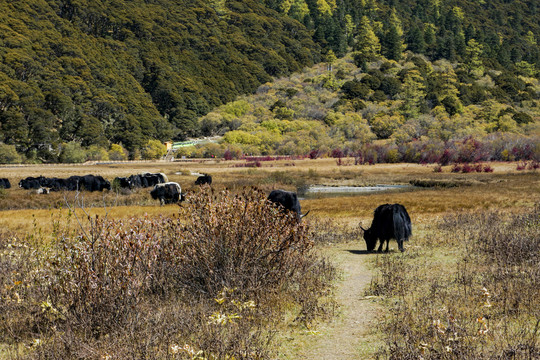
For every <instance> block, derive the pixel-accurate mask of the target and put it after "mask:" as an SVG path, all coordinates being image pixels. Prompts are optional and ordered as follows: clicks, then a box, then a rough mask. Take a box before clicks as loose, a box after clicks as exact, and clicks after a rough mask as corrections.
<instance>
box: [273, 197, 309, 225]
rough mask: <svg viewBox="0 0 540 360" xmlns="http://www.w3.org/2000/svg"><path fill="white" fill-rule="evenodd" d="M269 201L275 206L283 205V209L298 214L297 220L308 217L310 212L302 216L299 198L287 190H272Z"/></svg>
mask: <svg viewBox="0 0 540 360" xmlns="http://www.w3.org/2000/svg"><path fill="white" fill-rule="evenodd" d="M268 200H269V201H271V202H272V203H274V204H277V205H281V207H282V208H283V209H284V210H286V211H292V212H294V213H296V218H297V219H298V220H300V219H301V218H303V217H304V216H306V215H307V214H308V213H309V211H308V212H307V213H305V214H302V211H301V209H300V201H298V196H297V195H296V193H294V192H292V191H285V190H272V192H271V193H270V195H268Z"/></svg>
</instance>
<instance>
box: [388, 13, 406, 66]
mask: <svg viewBox="0 0 540 360" xmlns="http://www.w3.org/2000/svg"><path fill="white" fill-rule="evenodd" d="M403 50H405V44H404V43H403V28H402V27H401V21H400V20H399V18H398V16H397V14H396V10H395V9H392V12H391V14H390V18H389V21H388V22H386V24H385V33H384V41H383V53H384V55H385V56H386V57H387V58H388V59H391V60H400V59H401V56H402V53H403Z"/></svg>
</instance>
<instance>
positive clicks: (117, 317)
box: [0, 188, 336, 359]
mask: <svg viewBox="0 0 540 360" xmlns="http://www.w3.org/2000/svg"><path fill="white" fill-rule="evenodd" d="M78 220H79V221H80V222H81V225H82V226H81V229H80V231H78V232H77V233H74V232H72V231H71V232H70V231H65V229H69V228H71V227H69V226H65V227H64V226H62V225H61V224H59V223H57V224H56V225H55V226H54V231H53V238H54V239H53V241H52V242H50V245H49V246H47V247H43V246H42V247H40V248H39V251H36V250H37V248H33V249H32V248H29V250H28V251H22V249H23V248H21V249H20V250H18V255H17V257H15V258H14V259H15V260H13V259H12V258H11V257H10V256H11V255H9V254H10V253H6V252H5V251H4V250H5V249H8V248H11V247H12V244H13V243H14V242H13V240H12V239H10V238H6V237H3V238H2V239H3V240H4V242H5V245H3V246H2V247H0V249H1V250H2V251H3V252H2V253H0V255H1V257H0V266H1V269H5V270H6V271H5V272H4V271H3V272H2V273H1V274H0V286H2V288H1V289H0V291H11V293H6V294H3V293H2V294H1V295H2V296H3V298H8V296H9V299H11V300H10V302H9V304H8V305H3V304H2V305H0V306H2V308H0V310H5V311H4V312H3V314H5V316H4V317H2V318H1V319H2V322H1V323H0V329H6V332H5V333H6V334H7V335H6V336H5V338H3V339H2V340H3V341H4V342H5V343H8V344H12V345H13V349H17V345H18V344H20V343H21V342H22V343H32V342H36V341H37V339H39V341H37V343H38V344H39V346H34V347H32V351H29V352H28V357H29V358H44V359H60V358H64V359H67V358H99V357H106V356H107V355H108V354H114V356H119V357H120V358H168V357H175V358H192V357H193V356H194V355H195V354H197V353H199V355H200V356H204V357H206V358H209V359H224V358H227V357H229V358H233V357H234V358H236V359H266V358H269V356H270V355H269V354H270V353H271V350H272V348H271V339H272V333H273V332H272V329H274V328H275V326H277V324H278V323H279V321H280V320H281V319H282V318H283V312H284V311H286V310H289V309H291V308H295V309H297V310H296V313H297V317H296V318H297V320H298V321H300V322H302V323H304V324H305V323H308V322H312V321H314V320H315V319H316V318H318V317H320V316H322V315H325V314H326V313H328V312H330V311H332V305H333V304H332V302H331V301H327V298H329V296H330V292H331V286H330V284H331V282H332V281H333V279H334V278H335V276H336V274H335V270H334V268H333V267H332V266H331V265H330V264H329V263H328V262H327V261H326V260H325V259H323V258H320V257H319V256H318V255H316V254H315V253H314V252H313V251H312V247H313V240H312V239H310V237H309V234H310V232H309V228H308V225H307V224H305V223H301V222H298V221H297V220H296V217H295V216H294V215H293V214H283V213H282V212H280V211H279V210H278V209H277V208H276V207H274V206H271V205H270V204H269V203H268V201H267V200H266V195H265V193H263V192H261V191H259V190H257V189H247V190H244V191H243V192H242V193H240V194H237V195H233V194H231V193H230V192H228V191H221V192H215V193H214V192H213V191H212V190H211V189H210V188H205V189H203V190H201V191H200V192H199V193H198V194H197V196H196V197H193V198H191V199H190V200H189V202H188V203H187V204H186V205H184V207H182V208H180V212H179V214H178V215H177V216H171V217H148V216H146V217H140V218H131V219H122V220H111V219H107V218H103V217H97V216H96V217H90V216H88V218H87V219H86V221H85V222H84V224H82V220H80V219H78ZM70 221H73V219H71V220H70ZM33 243H34V244H35V243H37V242H35V241H34V242H33ZM19 277H20V278H19ZM20 284H24V285H22V286H21V288H24V291H25V292H24V293H19V294H18V295H14V294H13V291H14V290H13V289H14V286H18V285H20ZM6 289H8V290H6ZM18 296H19V297H18ZM142 339H144V340H142ZM184 344H188V345H189V347H187V348H186V349H188V350H186V349H184ZM13 351H15V352H16V353H17V356H20V357H22V354H21V353H18V352H17V351H16V350H13ZM190 351H192V352H193V353H190ZM15 357H16V356H15Z"/></svg>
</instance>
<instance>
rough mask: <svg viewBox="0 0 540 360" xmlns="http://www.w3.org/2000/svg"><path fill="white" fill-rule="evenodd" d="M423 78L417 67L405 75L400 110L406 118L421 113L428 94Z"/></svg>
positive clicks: (400, 96)
mask: <svg viewBox="0 0 540 360" xmlns="http://www.w3.org/2000/svg"><path fill="white" fill-rule="evenodd" d="M423 80H424V79H423V78H422V75H420V72H419V71H418V70H417V69H412V70H410V71H409V72H407V75H406V76H405V79H404V82H403V86H402V92H401V93H400V95H399V98H400V99H402V100H403V104H402V105H401V107H400V111H401V113H402V114H403V115H404V116H405V117H406V118H413V117H416V116H418V115H419V114H420V109H421V107H422V105H423V102H424V98H425V96H426V93H425V91H424V90H425V85H424V81H423Z"/></svg>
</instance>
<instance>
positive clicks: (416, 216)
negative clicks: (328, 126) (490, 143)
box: [0, 159, 540, 233]
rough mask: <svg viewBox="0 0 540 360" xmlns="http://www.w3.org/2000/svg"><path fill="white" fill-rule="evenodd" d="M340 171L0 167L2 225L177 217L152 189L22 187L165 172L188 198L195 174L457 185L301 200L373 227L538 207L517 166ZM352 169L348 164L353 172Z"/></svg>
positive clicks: (133, 165) (539, 191) (307, 163)
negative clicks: (73, 211) (377, 217)
mask: <svg viewBox="0 0 540 360" xmlns="http://www.w3.org/2000/svg"><path fill="white" fill-rule="evenodd" d="M343 163H344V164H346V165H341V166H338V165H337V164H336V160H335V159H316V160H308V159H306V160H279V161H264V162H261V166H260V167H249V168H248V167H240V166H242V165H243V164H245V162H243V161H219V160H217V161H216V160H211V161H209V160H199V161H186V162H129V163H112V164H104V165H27V166H9V167H0V173H1V176H2V177H7V178H8V179H9V180H10V182H11V184H12V188H11V189H9V190H6V191H4V192H3V193H2V194H0V209H1V211H0V226H1V228H2V229H4V230H12V231H15V232H18V233H21V232H26V231H30V230H31V229H32V228H33V227H34V225H35V224H37V225H38V226H39V227H47V226H48V225H49V224H50V223H51V217H54V216H57V215H58V212H59V210H58V209H64V210H63V211H66V210H65V209H66V208H67V204H70V205H71V206H73V205H75V204H77V205H79V206H76V207H82V206H83V205H84V208H85V209H86V211H87V213H89V214H94V213H95V214H100V215H102V216H103V215H104V214H107V215H108V216H109V217H114V218H117V217H130V216H139V215H145V214H147V215H149V216H154V215H167V214H172V213H176V212H177V206H176V205H168V206H163V207H160V206H158V204H157V202H155V201H153V200H152V199H151V198H150V196H149V189H139V190H137V191H135V192H134V193H133V194H129V195H123V194H117V193H115V192H112V191H111V192H107V191H106V192H104V193H81V194H78V195H77V194H75V193H74V192H64V193H51V194H48V195H38V194H34V193H32V192H31V191H29V190H24V189H20V188H18V185H17V184H18V182H19V181H20V179H23V178H26V177H28V176H39V175H43V176H47V177H69V176H71V175H84V174H94V175H102V176H103V177H105V178H106V179H108V180H110V181H112V180H113V179H114V177H116V176H128V175H130V174H137V173H142V172H163V173H165V174H166V175H167V176H168V178H169V181H175V182H178V183H179V184H180V185H181V186H182V189H183V190H184V191H187V192H188V193H189V194H190V196H196V193H197V191H198V187H197V186H195V185H194V181H195V179H196V177H197V176H196V175H194V174H197V173H208V174H211V175H212V176H213V184H212V186H213V188H214V189H216V190H219V189H224V188H228V189H231V190H232V191H238V190H239V189H241V188H242V187H244V186H257V187H260V188H261V189H263V190H265V191H267V192H269V191H270V190H271V189H276V188H284V189H288V190H296V187H297V186H301V185H304V186H305V185H314V184H317V185H353V186H361V185H374V184H408V183H409V181H411V180H435V181H445V182H448V183H457V184H460V186H456V187H449V188H443V187H432V188H416V189H413V190H406V191H405V190H397V191H396V190H392V191H389V192H381V193H372V194H362V195H355V196H346V197H332V198H329V197H324V198H320V199H317V198H315V199H306V200H302V201H301V203H302V209H303V211H304V212H305V211H308V210H311V213H310V217H311V218H312V219H316V218H324V217H331V218H336V219H338V218H339V219H343V220H346V221H354V222H356V221H358V220H360V221H363V223H364V224H369V221H370V216H371V214H372V212H373V210H374V209H375V207H377V206H378V205H380V204H383V203H387V202H388V203H401V204H403V205H405V207H406V208H407V209H408V211H409V213H410V214H411V218H412V220H413V222H414V223H417V224H419V223H423V222H430V221H432V220H433V218H434V217H439V216H441V215H442V214H444V213H446V212H449V211H461V210H470V211H474V210H477V209H502V210H508V211H517V210H519V209H520V208H523V207H526V206H532V205H533V204H535V203H538V202H539V201H540V176H539V174H538V172H532V171H517V170H516V164H515V163H506V162H505V163H491V164H490V165H491V166H492V167H493V169H494V171H493V172H492V173H468V174H463V173H451V172H450V167H443V172H441V173H436V172H434V171H433V165H417V164H378V165H352V164H353V161H352V159H349V160H345V161H343ZM347 164H349V165H347ZM81 214H82V213H81Z"/></svg>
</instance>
